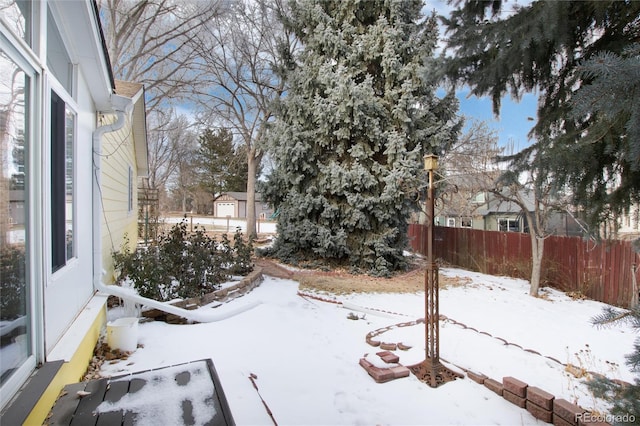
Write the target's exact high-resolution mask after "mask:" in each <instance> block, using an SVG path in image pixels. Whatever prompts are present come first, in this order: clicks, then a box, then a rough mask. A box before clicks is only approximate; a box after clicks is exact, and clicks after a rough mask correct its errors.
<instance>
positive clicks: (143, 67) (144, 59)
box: [99, 0, 229, 112]
mask: <svg viewBox="0 0 640 426" xmlns="http://www.w3.org/2000/svg"><path fill="white" fill-rule="evenodd" d="M228 3H229V2H227V1H222V0H208V1H204V0H201V1H183V0H99V6H100V9H101V11H102V13H101V16H102V24H103V28H104V33H105V38H106V43H107V49H108V51H109V57H110V59H111V65H112V67H113V72H114V75H115V77H116V78H117V79H120V80H125V81H133V82H136V83H142V84H144V86H145V91H146V104H147V110H148V111H150V112H152V111H156V110H159V109H163V108H165V107H166V106H167V105H168V104H171V103H172V102H174V101H176V100H180V101H182V100H189V99H191V96H192V94H193V88H194V87H195V86H197V85H198V84H200V81H202V77H203V76H202V72H204V71H205V70H204V69H203V68H202V67H200V66H199V63H198V62H199V56H198V53H197V52H196V49H195V46H194V44H193V39H194V37H195V35H196V34H197V33H198V32H200V31H201V29H202V28H203V26H204V25H205V24H207V23H208V22H209V21H210V20H211V19H213V18H215V17H216V16H218V15H219V14H222V13H224V11H225V10H226V7H227V4H228Z"/></svg>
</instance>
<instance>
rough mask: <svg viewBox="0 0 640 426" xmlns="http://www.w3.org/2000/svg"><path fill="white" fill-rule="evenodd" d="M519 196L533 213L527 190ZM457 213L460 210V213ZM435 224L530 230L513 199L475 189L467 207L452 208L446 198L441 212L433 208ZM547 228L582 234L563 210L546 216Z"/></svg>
mask: <svg viewBox="0 0 640 426" xmlns="http://www.w3.org/2000/svg"><path fill="white" fill-rule="evenodd" d="M522 198H523V199H524V200H525V204H526V206H527V207H528V209H529V211H530V212H532V213H533V209H534V207H533V206H534V200H533V196H532V195H531V194H530V193H528V192H524V191H523V192H522ZM459 212H462V214H460V213H459ZM436 224H437V225H440V226H448V227H455V228H473V229H482V230H485V231H501V232H529V225H528V223H527V219H526V215H525V214H524V212H523V211H522V209H521V208H520V206H519V205H518V204H516V203H514V202H513V201H506V200H503V199H501V198H499V197H498V196H496V195H495V194H492V193H491V192H488V191H480V192H477V193H476V194H475V195H474V196H473V197H471V198H470V199H468V201H467V204H466V206H463V207H462V208H461V207H460V206H459V205H457V206H456V209H455V210H453V209H451V208H450V207H449V205H448V203H447V200H446V198H445V200H444V202H443V206H442V207H441V208H440V211H436ZM547 231H548V232H549V233H551V234H555V235H564V236H576V235H582V231H583V227H582V226H581V225H580V224H578V222H576V220H575V219H574V217H573V216H572V215H570V214H568V213H566V212H554V213H552V214H551V216H550V217H549V218H548V222H547Z"/></svg>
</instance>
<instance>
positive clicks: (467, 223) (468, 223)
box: [460, 217, 473, 228]
mask: <svg viewBox="0 0 640 426" xmlns="http://www.w3.org/2000/svg"><path fill="white" fill-rule="evenodd" d="M472 226H473V220H472V219H471V218H470V217H463V218H461V219H460V227H462V228H471V227H472Z"/></svg>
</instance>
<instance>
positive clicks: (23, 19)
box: [0, 0, 31, 45]
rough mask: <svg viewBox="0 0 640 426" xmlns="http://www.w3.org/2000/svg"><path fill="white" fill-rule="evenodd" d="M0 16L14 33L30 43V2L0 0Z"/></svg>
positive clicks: (24, 0)
mask: <svg viewBox="0 0 640 426" xmlns="http://www.w3.org/2000/svg"><path fill="white" fill-rule="evenodd" d="M0 16H1V17H2V19H3V20H4V22H5V23H6V24H7V26H8V27H9V28H11V30H12V31H13V32H14V34H15V35H16V36H18V37H20V38H21V39H23V40H24V41H26V42H27V43H28V44H29V45H31V2H30V1H27V0H0Z"/></svg>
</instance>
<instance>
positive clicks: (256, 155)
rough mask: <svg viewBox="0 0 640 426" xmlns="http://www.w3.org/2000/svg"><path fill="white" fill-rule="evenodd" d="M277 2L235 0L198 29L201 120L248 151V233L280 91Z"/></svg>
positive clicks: (281, 34) (283, 39) (282, 42)
mask: <svg viewBox="0 0 640 426" xmlns="http://www.w3.org/2000/svg"><path fill="white" fill-rule="evenodd" d="M277 7H278V5H277V4H276V2H273V1H268V0H260V1H255V2H239V3H236V4H235V6H234V7H233V8H232V11H231V13H230V14H226V15H224V16H216V17H215V18H214V19H212V20H211V21H209V24H208V25H207V26H206V27H205V28H203V29H202V31H200V33H199V36H198V40H199V45H200V50H199V54H200V56H201V57H202V60H203V61H204V63H205V68H204V69H205V70H206V75H207V80H208V86H207V87H206V90H204V88H202V86H201V88H202V89H203V90H199V91H198V95H199V97H200V98H199V103H200V105H201V106H202V114H201V119H202V121H203V123H204V124H205V125H206V126H208V127H215V126H220V127H225V128H228V129H231V130H232V131H233V133H234V135H235V136H237V138H239V140H240V143H242V144H244V145H245V147H246V153H247V166H248V180H247V234H248V235H249V236H255V234H256V214H255V208H254V206H255V191H256V179H257V171H258V169H259V165H260V162H261V160H262V157H263V154H264V152H263V149H262V141H263V139H264V136H265V132H266V131H267V126H266V125H267V123H268V122H269V120H271V118H272V115H273V114H272V112H273V109H272V108H273V101H274V100H276V99H277V98H279V97H280V96H281V94H282V93H283V91H284V82H283V80H282V79H281V78H280V77H279V76H278V75H277V73H276V70H277V69H278V67H279V64H278V62H279V60H280V59H279V58H280V55H279V50H280V49H282V48H283V46H284V48H285V49H288V48H289V47H287V46H290V44H289V43H288V40H290V38H289V37H287V35H286V34H285V31H284V29H283V27H282V25H281V23H280V21H279V19H278V15H277V10H278V9H277Z"/></svg>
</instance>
